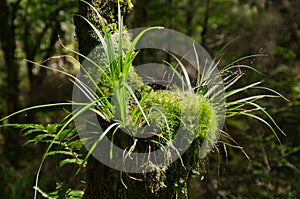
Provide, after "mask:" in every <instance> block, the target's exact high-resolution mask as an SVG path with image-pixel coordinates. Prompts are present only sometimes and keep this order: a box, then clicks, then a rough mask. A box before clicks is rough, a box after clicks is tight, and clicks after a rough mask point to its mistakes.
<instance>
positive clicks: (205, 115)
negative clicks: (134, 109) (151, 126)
mask: <svg viewBox="0 0 300 199" xmlns="http://www.w3.org/2000/svg"><path fill="white" fill-rule="evenodd" d="M142 105H143V107H145V110H147V111H148V113H150V114H149V117H150V120H152V121H153V120H155V125H156V130H158V131H159V134H161V135H162V136H164V137H165V138H166V139H167V140H171V139H173V137H174V135H175V134H176V132H177V130H178V129H179V128H180V129H181V130H183V131H187V132H188V133H189V135H191V136H192V137H195V138H204V137H205V135H206V133H207V132H208V131H209V132H213V131H215V130H216V123H215V122H214V119H215V113H214V111H213V107H212V106H211V104H210V103H209V101H208V100H207V99H205V98H204V97H203V96H201V95H196V94H194V93H191V92H182V91H167V90H160V91H154V92H151V93H150V94H149V95H148V97H147V98H146V99H145V101H144V102H143V104H142ZM153 109H154V110H156V109H158V111H157V112H159V113H158V114H151V110H153Z"/></svg>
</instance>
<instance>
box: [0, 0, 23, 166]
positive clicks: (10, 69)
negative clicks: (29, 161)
mask: <svg viewBox="0 0 300 199" xmlns="http://www.w3.org/2000/svg"><path fill="white" fill-rule="evenodd" d="M19 3H20V0H18V1H16V2H15V3H9V2H7V1H6V0H0V26H1V31H0V39H1V47H2V50H3V53H4V61H5V69H4V70H5V74H6V78H5V85H4V88H3V90H4V95H5V96H4V100H5V105H6V107H5V113H4V114H5V115H8V114H11V113H13V112H15V111H17V110H18V109H19V108H20V101H19V94H20V91H19V83H20V80H19V63H18V62H17V61H16V57H15V51H16V36H15V25H14V20H15V18H16V12H17V9H18V6H19ZM9 120H10V121H9V122H10V123H16V122H18V118H16V117H12V118H10V119H9ZM3 136H4V142H5V143H4V148H3V150H4V155H5V156H6V157H7V159H8V160H9V162H10V163H11V164H12V165H13V166H15V167H17V166H18V164H19V157H20V152H21V149H20V148H21V144H20V143H19V140H20V138H21V136H20V134H19V133H18V132H16V131H15V130H14V129H11V128H5V129H4V131H3Z"/></svg>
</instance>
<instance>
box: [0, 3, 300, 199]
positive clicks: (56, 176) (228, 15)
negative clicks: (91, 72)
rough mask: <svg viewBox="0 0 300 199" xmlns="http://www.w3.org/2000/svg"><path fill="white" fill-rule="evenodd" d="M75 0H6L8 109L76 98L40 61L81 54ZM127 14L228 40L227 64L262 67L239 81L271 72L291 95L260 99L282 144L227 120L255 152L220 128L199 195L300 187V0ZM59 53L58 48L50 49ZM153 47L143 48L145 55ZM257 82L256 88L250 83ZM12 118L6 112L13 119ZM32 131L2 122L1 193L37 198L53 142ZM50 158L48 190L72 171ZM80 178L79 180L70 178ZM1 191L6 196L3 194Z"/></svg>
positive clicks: (34, 116)
mask: <svg viewBox="0 0 300 199" xmlns="http://www.w3.org/2000/svg"><path fill="white" fill-rule="evenodd" d="M77 3H78V2H77V1H75V0H60V1H53V0H0V37H1V40H0V47H1V51H0V96H1V98H0V118H3V117H4V116H6V115H8V114H10V113H12V112H15V111H17V110H20V109H22V108H25V107H28V106H33V105H38V104H45V103H53V102H66V101H68V100H71V92H72V83H71V82H70V81H69V80H68V79H67V77H65V76H63V75H62V74H60V73H58V72H55V71H51V70H47V69H44V68H41V67H38V66H36V65H35V64H33V62H36V63H39V64H45V65H47V66H49V67H52V68H63V69H65V70H67V71H68V72H70V73H73V74H76V71H77V69H78V66H77V65H76V63H75V62H74V61H73V60H72V59H70V58H68V57H67V56H63V55H66V54H67V55H72V56H75V55H73V54H72V53H71V52H69V51H67V50H66V49H65V48H64V47H63V46H62V44H64V45H65V46H67V47H69V48H71V49H77V41H76V35H75V27H74V25H73V16H74V14H75V13H76V12H77V9H78V8H77ZM133 4H134V9H133V11H132V12H131V13H130V15H128V16H126V17H125V19H124V21H125V24H126V26H127V27H128V28H129V29H130V28H138V27H148V26H157V25H158V26H164V27H167V28H170V29H174V30H177V31H179V32H182V33H184V34H186V35H188V36H190V37H192V38H193V39H195V40H196V41H198V42H199V43H201V44H202V45H203V46H204V47H205V48H206V50H207V51H208V52H209V53H210V55H211V56H212V57H214V56H215V55H217V54H218V52H219V51H220V50H221V49H222V48H223V47H224V46H225V45H226V44H227V43H229V42H231V41H232V40H234V39H236V40H235V41H234V42H232V43H231V44H230V45H229V46H228V47H227V48H226V49H225V50H224V51H223V52H222V54H221V62H220V64H219V67H222V66H224V65H225V64H228V63H230V62H232V61H233V60H236V59H238V58H240V57H243V56H248V55H253V54H259V55H261V56H258V57H255V58H254V57H252V58H250V59H246V60H243V61H242V62H239V64H247V65H251V66H253V67H254V68H255V69H257V70H259V71H260V72H262V73H263V74H264V75H260V74H258V73H254V72H251V71H244V72H245V73H246V75H245V77H244V78H243V81H241V82H240V84H245V83H250V82H255V81H258V80H263V81H264V82H263V85H264V86H267V87H270V88H272V89H274V90H276V91H278V92H280V93H281V94H283V95H284V96H285V97H287V98H288V99H289V100H290V101H289V102H286V101H284V100H283V99H272V100H268V101H262V102H260V103H261V104H262V105H263V106H265V107H267V110H268V111H269V112H270V113H271V115H272V116H273V117H274V119H275V120H276V121H277V123H278V125H279V126H280V127H281V128H282V129H283V131H284V132H285V133H286V136H283V135H282V134H280V132H278V136H279V137H280V139H281V142H282V144H280V143H279V142H278V140H277V139H276V137H275V136H274V135H273V134H272V132H271V131H270V130H269V129H268V127H267V126H266V125H264V124H262V123H260V122H258V121H255V120H249V119H247V118H244V117H241V116H236V117H234V118H230V119H228V120H227V121H226V125H225V130H226V132H228V133H229V134H230V135H231V136H232V137H233V138H234V139H235V140H236V141H237V142H238V143H239V145H240V146H241V147H243V149H244V150H245V151H246V153H247V154H248V156H249V158H250V159H251V160H248V159H247V157H246V156H245V155H244V154H243V152H242V151H241V150H240V149H239V148H237V147H233V146H228V145H229V144H227V146H226V147H225V144H224V143H230V144H232V145H235V143H233V142H232V141H230V140H227V138H226V137H221V140H220V143H218V146H219V147H218V150H215V151H214V152H212V153H210V155H209V159H210V164H209V166H208V168H207V173H206V174H205V176H204V178H203V177H199V178H195V179H193V183H192V193H191V198H290V199H293V198H299V197H300V180H299V179H300V144H299V141H300V125H299V124H300V116H299V113H300V12H299V10H300V1H298V0H198V1H195V0H180V1H179V0H151V1H149V0H134V1H133ZM53 56H55V58H51V59H49V58H50V57H53ZM147 59H148V57H146V56H144V57H143V61H145V62H146V61H147ZM249 92H250V91H249ZM69 108H70V107H66V108H64V109H63V108H61V107H60V108H49V109H38V110H34V111H28V112H25V113H22V114H19V115H17V116H15V117H13V118H10V119H9V122H18V123H41V124H44V125H47V124H50V123H55V122H59V121H60V120H61V119H63V118H64V116H65V113H66V111H68V109H69ZM6 122H7V121H6ZM28 139H29V137H27V136H26V137H24V136H22V133H20V132H18V131H16V130H13V129H8V128H1V129H0V159H1V161H0V198H12V199H19V198H23V199H25V198H32V195H33V189H32V187H33V185H34V181H35V174H36V171H37V169H38V166H39V163H40V160H41V158H42V155H43V152H44V150H45V147H46V146H45V145H40V144H39V145H34V144H28V145H25V146H24V143H26V141H27V140H28ZM53 159H54V160H53V162H54V164H53V162H51V161H47V162H46V164H45V166H44V168H43V170H42V176H41V184H42V185H43V187H47V190H46V191H52V190H54V189H55V186H56V184H55V183H56V181H58V180H59V181H66V180H67V179H68V172H63V171H62V170H61V169H60V168H59V166H57V165H56V164H55V162H56V161H55V157H54V158H53ZM72 183H73V184H74V186H75V187H76V186H77V187H80V186H82V185H81V182H80V181H74V182H72ZM1 196H3V197H1Z"/></svg>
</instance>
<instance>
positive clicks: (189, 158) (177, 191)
mask: <svg viewBox="0 0 300 199" xmlns="http://www.w3.org/2000/svg"><path fill="white" fill-rule="evenodd" d="M88 2H89V3H90V4H92V5H93V6H94V7H95V8H96V9H97V10H98V11H99V13H100V14H101V15H102V17H103V18H104V19H105V21H106V22H107V24H106V25H107V27H108V29H109V30H110V31H112V32H113V31H114V30H115V29H116V28H117V5H118V4H117V0H110V1H108V0H89V1H88ZM120 2H121V11H122V15H124V14H126V13H128V12H129V10H130V9H131V2H130V1H129V0H123V1H120ZM79 14H80V15H81V16H83V17H85V18H87V19H88V20H90V21H91V22H93V23H94V25H95V26H96V27H99V28H100V24H98V23H97V20H96V19H97V17H96V14H95V13H94V12H93V10H92V8H90V7H89V6H88V5H87V4H86V3H83V2H79ZM74 21H75V25H76V34H77V38H78V42H79V52H80V53H81V54H83V55H88V54H89V52H90V51H91V50H92V49H93V48H94V47H96V46H97V45H98V44H99V41H98V40H97V39H96V37H95V36H94V33H93V31H92V29H91V28H90V27H89V25H88V24H87V23H86V22H85V21H84V20H83V19H81V18H80V17H75V20H74ZM81 61H83V60H82V58H81ZM199 143H200V140H196V141H194V142H193V144H192V145H191V147H190V149H189V150H188V151H187V152H186V154H185V155H183V156H182V160H183V162H190V163H192V164H189V167H190V168H187V169H185V168H184V167H183V166H182V163H181V161H180V160H178V161H175V162H174V163H172V164H171V165H170V166H169V167H168V168H167V169H166V170H165V171H160V172H152V173H147V174H129V175H130V177H129V175H127V174H125V173H121V172H120V171H117V170H114V169H112V168H109V167H107V166H106V165H104V164H102V163H101V162H99V161H98V160H96V159H95V158H94V157H92V156H91V157H90V158H89V159H88V164H87V170H86V189H85V194H84V198H85V199H101V198H123V199H135V198H137V199H140V198H144V199H148V198H149V199H150V198H151V199H152V198H160V199H164V198H165V199H169V198H188V184H189V181H190V178H191V175H192V172H195V170H194V169H191V168H198V171H203V167H202V166H203V165H205V164H204V160H203V161H202V162H199V161H198V160H194V158H195V157H198V155H197V154H195V152H197V151H199V149H198V147H199V146H200V145H199ZM196 164H197V165H196ZM199 165H200V166H199ZM196 170H197V169H196ZM134 179H135V180H134ZM136 179H139V180H136Z"/></svg>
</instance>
